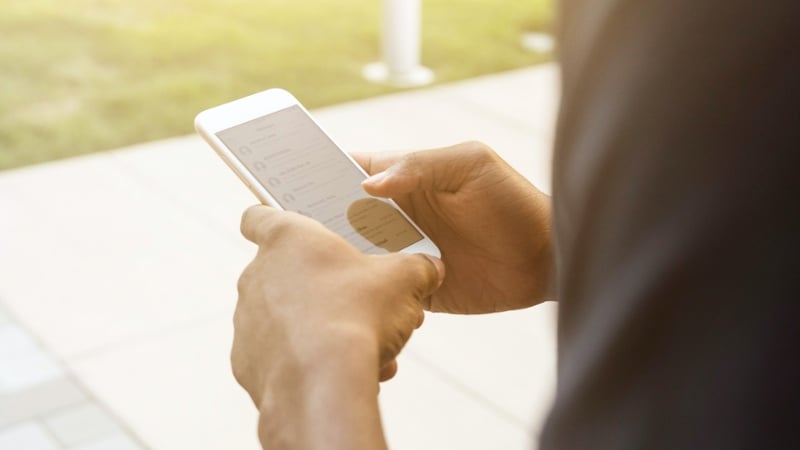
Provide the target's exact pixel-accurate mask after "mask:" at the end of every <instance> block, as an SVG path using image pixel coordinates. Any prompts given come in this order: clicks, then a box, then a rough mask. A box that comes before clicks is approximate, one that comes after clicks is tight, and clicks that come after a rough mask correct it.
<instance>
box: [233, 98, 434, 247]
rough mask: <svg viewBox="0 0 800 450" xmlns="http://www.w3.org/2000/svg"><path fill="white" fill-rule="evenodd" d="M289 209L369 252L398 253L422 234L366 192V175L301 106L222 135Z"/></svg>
mask: <svg viewBox="0 0 800 450" xmlns="http://www.w3.org/2000/svg"><path fill="white" fill-rule="evenodd" d="M217 137H219V139H220V140H221V141H222V142H223V143H224V144H225V145H226V146H227V147H228V148H229V149H230V150H231V151H232V152H233V154H234V155H235V156H236V157H237V158H238V159H239V160H240V161H241V162H242V164H244V166H245V167H247V169H248V170H249V171H250V172H251V173H252V174H253V176H254V177H255V178H256V179H257V180H258V181H259V182H260V183H261V184H262V185H263V186H264V188H265V189H266V190H267V191H268V192H269V193H270V194H271V195H272V197H273V198H274V199H275V200H276V201H277V202H278V203H279V204H280V205H281V206H282V207H283V208H284V209H286V210H289V211H295V212H299V213H301V214H304V215H306V216H308V217H311V218H313V219H316V220H318V221H319V222H321V223H323V224H324V225H325V226H326V227H328V228H329V229H331V230H332V231H334V232H335V233H337V234H339V235H340V236H342V237H344V238H345V239H347V240H348V241H349V242H350V243H351V244H353V245H354V246H356V247H357V248H358V249H359V250H361V251H362V252H364V253H372V254H376V253H387V252H390V251H399V250H402V249H403V248H405V247H408V246H409V245H411V244H413V243H415V242H417V241H419V240H421V239H422V235H421V234H420V233H419V232H418V231H417V230H416V229H415V228H414V227H413V226H412V225H411V224H410V223H409V222H408V221H407V220H406V219H405V217H403V215H401V214H400V213H399V212H398V211H397V210H396V209H395V208H394V207H393V206H392V205H391V204H389V203H387V202H385V201H383V200H379V199H376V198H373V197H370V196H369V195H367V194H366V192H364V190H363V188H362V187H361V181H363V180H364V175H363V174H362V173H361V171H359V170H358V168H356V167H355V166H354V165H353V163H352V162H351V161H350V160H349V159H348V158H347V156H345V155H344V154H343V153H342V152H341V150H339V148H338V147H337V146H336V144H334V143H333V141H331V139H330V138H329V137H328V136H327V135H326V134H325V133H324V132H323V131H322V130H321V129H320V128H319V127H318V126H317V125H316V124H315V123H314V121H313V120H311V118H310V117H309V116H308V114H306V112H305V111H304V110H303V109H302V108H300V107H299V106H290V107H288V108H286V109H282V110H280V111H277V112H274V113H272V114H268V115H266V116H263V117H259V118H258V119H254V120H251V121H249V122H245V123H243V124H240V125H237V126H235V127H232V128H229V129H227V130H223V131H220V132H218V133H217Z"/></svg>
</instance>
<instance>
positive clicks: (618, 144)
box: [541, 0, 800, 450]
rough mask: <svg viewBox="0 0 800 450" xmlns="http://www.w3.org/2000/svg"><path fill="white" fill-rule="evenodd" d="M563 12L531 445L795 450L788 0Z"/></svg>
mask: <svg viewBox="0 0 800 450" xmlns="http://www.w3.org/2000/svg"><path fill="white" fill-rule="evenodd" d="M561 12H562V18H563V22H562V28H561V61H562V70H563V73H562V81H563V83H562V87H563V96H562V106H561V112H560V118H559V120H560V122H559V128H558V133H557V144H556V151H555V158H554V186H553V192H554V196H553V201H554V228H555V234H556V249H557V266H558V269H557V271H558V291H559V293H558V296H559V302H560V306H559V309H560V311H559V312H560V316H559V331H558V333H559V336H558V338H559V361H558V372H559V374H558V392H557V396H556V401H555V406H554V409H553V411H552V413H551V416H550V418H549V419H548V422H547V425H546V427H545V431H544V433H543V436H542V438H541V439H542V445H541V447H542V449H545V450H554V449H564V450H566V449H569V450H573V449H614V450H626V449H647V450H654V449H669V450H676V449H703V450H707V449H760V450H762V449H798V448H800V395H799V394H798V392H799V391H800V390H799V389H798V385H800V370H798V366H799V363H798V362H799V358H800V333H798V330H800V306H799V304H800V263H799V262H798V259H800V112H798V111H799V110H800V1H797V0H792V1H781V0H777V1H767V2H751V1H743V0H725V1H722V0H706V1H702V0H662V1H656V0H631V1H612V0H608V1H606V0H585V1H579V0H571V1H564V2H562V11H561Z"/></svg>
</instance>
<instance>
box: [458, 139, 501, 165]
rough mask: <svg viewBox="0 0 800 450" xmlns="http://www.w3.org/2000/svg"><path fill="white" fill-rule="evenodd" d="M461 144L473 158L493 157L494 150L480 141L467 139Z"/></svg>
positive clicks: (488, 158) (485, 158)
mask: <svg viewBox="0 0 800 450" xmlns="http://www.w3.org/2000/svg"><path fill="white" fill-rule="evenodd" d="M463 145H464V147H465V148H466V149H467V151H468V152H469V153H470V154H471V155H472V156H473V157H474V158H475V159H478V160H481V161H488V160H491V159H494V157H495V151H494V150H492V148H491V147H489V146H488V145H486V144H484V143H483V142H481V141H467V142H465V143H464V144H463Z"/></svg>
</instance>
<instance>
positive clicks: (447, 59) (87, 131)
mask: <svg viewBox="0 0 800 450" xmlns="http://www.w3.org/2000/svg"><path fill="white" fill-rule="evenodd" d="M380 7H381V1H380V0H315V1H302V0H22V1H12V2H2V4H0V170H2V169H8V168H12V167H18V166H22V165H26V164H34V163H37V162H42V161H48V160H53V159H58V158H64V157H69V156H73V155H78V154H83V153H90V152H95V151H99V150H104V149H110V148H116V147H120V146H124V145H128V144H133V143H136V142H142V141H148V140H153V139H159V138H164V137H169V136H175V135H180V134H185V133H190V132H191V131H192V120H193V118H194V115H195V114H196V113H197V112H199V111H200V110H202V109H205V108H207V107H210V106H213V105H216V104H219V103H222V102H224V101H228V100H231V99H234V98H237V97H241V96H243V95H246V94H249V93H253V92H256V91H260V90H263V89H266V88H268V87H273V86H280V87H284V88H286V89H288V90H289V91H291V92H293V93H294V94H295V95H296V96H297V97H298V98H299V99H300V100H301V101H302V102H303V103H304V104H306V105H307V106H309V107H319V106H323V105H329V104H333V103H338V102H342V101H346V100H353V99H358V98H364V97H369V96H374V95H379V94H384V93H388V92H393V91H395V90H396V89H392V88H390V87H386V86H378V85H373V84H370V83H367V82H365V81H364V80H363V79H362V78H361V69H362V67H363V66H364V64H366V63H368V62H371V61H375V60H377V59H379V57H380V54H379V53H380V52H379V39H380V37H379V36H380V24H379V21H380ZM552 18H553V1H552V0H424V1H423V63H424V64H425V65H426V66H428V67H430V68H432V69H433V70H434V71H435V73H436V76H437V82H445V81H452V80H457V79H462V78H468V77H472V76H477V75H481V74H486V73H492V72H498V71H503V70H508V69H513V68H517V67H522V66H526V65H530V64H533V63H536V62H540V61H543V60H545V59H547V58H548V56H547V55H534V54H531V53H529V52H526V51H525V50H523V49H522V48H521V47H520V43H519V38H520V33H521V32H523V31H527V30H532V29H538V30H542V29H548V28H549V27H550V25H551V22H552Z"/></svg>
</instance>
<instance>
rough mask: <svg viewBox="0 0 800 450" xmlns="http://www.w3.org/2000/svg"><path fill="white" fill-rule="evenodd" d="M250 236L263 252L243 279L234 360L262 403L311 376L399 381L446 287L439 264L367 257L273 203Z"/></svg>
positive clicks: (259, 214)
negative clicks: (349, 374)
mask: <svg viewBox="0 0 800 450" xmlns="http://www.w3.org/2000/svg"><path fill="white" fill-rule="evenodd" d="M242 233H243V234H244V236H245V237H246V238H247V239H249V240H250V241H252V242H254V243H256V244H257V245H258V254H257V255H256V257H255V258H254V259H253V261H252V262H251V263H250V264H249V265H248V267H247V268H246V269H245V270H244V272H243V273H242V276H241V278H240V279H239V285H238V288H239V302H238V304H237V307H236V312H235V315H234V325H235V333H234V342H233V350H232V352H231V362H232V366H233V371H234V374H235V376H236V379H237V380H238V381H239V383H240V384H241V385H242V386H243V387H244V388H245V389H246V390H247V391H248V393H249V394H250V395H251V397H252V399H253V401H254V402H255V403H256V405H257V406H259V407H263V406H264V403H265V402H269V401H270V399H275V398H276V396H279V395H281V394H282V392H281V391H283V392H291V391H292V389H293V388H298V389H299V388H300V387H298V386H294V385H293V383H294V384H296V383H300V382H301V380H304V379H306V374H308V373H319V372H321V371H330V372H334V373H340V374H341V373H342V371H349V370H352V369H353V368H354V367H356V366H357V367H358V368H359V370H361V369H363V370H366V371H367V372H369V373H368V374H366V375H365V376H366V379H367V380H369V379H374V382H375V388H376V389H377V382H378V380H379V379H387V378H391V376H392V375H393V374H394V371H395V370H396V366H395V365H394V358H395V357H396V356H397V354H398V353H399V352H400V349H401V348H402V347H403V345H404V344H405V343H406V341H407V340H408V339H409V337H410V336H411V333H412V331H413V330H414V329H415V328H416V327H418V326H420V324H421V323H422V320H423V317H424V315H423V311H422V303H421V301H422V300H423V299H424V298H426V297H428V296H430V295H431V294H432V293H433V292H434V291H435V290H436V289H437V288H438V286H439V285H440V284H441V282H442V279H443V275H444V266H443V264H442V262H441V261H440V260H438V259H436V258H433V257H429V256H423V255H410V254H403V253H394V254H388V255H380V256H375V255H365V254H363V253H361V252H359V251H358V250H357V249H356V248H355V247H353V246H352V245H350V244H349V243H348V242H347V241H345V240H344V239H343V238H341V237H340V236H338V235H336V234H334V233H333V232H331V231H329V230H328V229H326V228H325V227H324V226H322V225H321V224H320V223H318V222H316V221H314V220H312V219H309V218H307V217H304V216H302V215H300V214H295V213H291V212H285V211H278V210H276V209H273V208H270V207H267V206H254V207H251V208H250V209H248V210H247V211H246V212H245V213H244V216H243V218H242ZM363 370H362V371H363ZM362 378H364V377H362Z"/></svg>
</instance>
